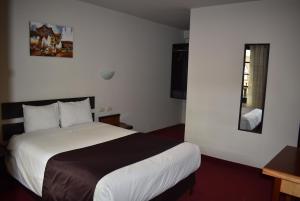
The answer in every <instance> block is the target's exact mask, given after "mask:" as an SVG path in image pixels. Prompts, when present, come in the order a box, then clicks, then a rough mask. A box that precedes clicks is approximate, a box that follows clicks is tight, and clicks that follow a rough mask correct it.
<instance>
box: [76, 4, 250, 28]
mask: <svg viewBox="0 0 300 201" xmlns="http://www.w3.org/2000/svg"><path fill="white" fill-rule="evenodd" d="M80 1H84V2H88V3H92V4H94V5H98V6H101V7H104V8H109V9H112V10H117V11H120V12H124V13H128V14H130V15H134V16H137V17H140V18H144V19H148V20H151V21H153V22H157V23H161V24H165V25H168V26H172V27H176V28H178V29H183V30H188V29H189V24H190V9H191V8H198V7H203V6H212V5H220V4H229V3H238V2H246V1H255V0H80Z"/></svg>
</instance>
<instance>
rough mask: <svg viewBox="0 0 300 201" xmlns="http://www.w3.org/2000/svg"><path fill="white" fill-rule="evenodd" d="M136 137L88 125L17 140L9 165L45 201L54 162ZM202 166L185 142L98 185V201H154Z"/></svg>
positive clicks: (10, 147) (12, 144) (193, 147)
mask: <svg viewBox="0 0 300 201" xmlns="http://www.w3.org/2000/svg"><path fill="white" fill-rule="evenodd" d="M133 133H135V131H132V130H126V129H122V128H119V127H115V126H111V125H108V124H104V123H89V124H82V125H78V126H74V127H69V128H56V129H47V130H43V131H36V132H32V133H26V134H23V135H18V136H13V137H12V138H11V140H10V142H9V144H8V147H7V148H8V150H9V153H10V154H9V157H8V159H7V161H6V164H7V167H8V170H9V172H10V173H11V175H12V176H13V177H15V178H16V179H17V180H18V181H20V182H21V183H22V184H23V185H24V186H26V187H27V188H29V189H30V190H31V191H33V192H34V193H36V194H37V195H39V196H41V195H42V185H43V177H44V171H45V168H46V164H47V161H48V160H49V159H50V158H51V157H52V156H54V155H56V154H58V153H61V152H64V151H69V150H73V149H78V148H82V147H86V146H91V145H94V144H98V143H102V142H106V141H109V140H113V139H116V138H120V137H123V136H126V135H130V134H133ZM157 164H159V165H157ZM199 166H200V150H199V147H198V146H196V145H194V144H191V143H187V142H185V143H182V144H179V145H178V146H175V147H173V148H171V149H169V150H167V151H165V152H162V153H160V154H158V155H155V156H153V157H150V158H148V159H145V160H142V161H140V162H137V163H134V164H131V165H129V166H125V167H123V168H120V169H118V170H115V171H113V172H111V173H110V174H108V175H106V176H104V177H103V178H102V179H100V181H99V182H98V183H97V185H96V189H95V192H94V201H103V200H105V201H125V200H128V201H138V200H139V201H140V200H149V199H152V198H154V197H155V196H157V195H159V194H160V193H162V192H164V191H165V190H166V189H168V188H170V187H172V186H174V185H175V184H176V183H178V181H180V180H182V179H184V178H186V177H187V176H188V175H189V174H191V173H192V172H194V171H195V170H197V169H198V168H199Z"/></svg>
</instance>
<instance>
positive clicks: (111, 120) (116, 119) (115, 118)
mask: <svg viewBox="0 0 300 201" xmlns="http://www.w3.org/2000/svg"><path fill="white" fill-rule="evenodd" d="M120 116H121V115H120V114H111V115H106V116H101V117H99V119H98V120H99V122H102V123H107V124H111V125H114V126H118V127H121V128H125V129H133V126H132V125H129V124H126V123H123V122H120Z"/></svg>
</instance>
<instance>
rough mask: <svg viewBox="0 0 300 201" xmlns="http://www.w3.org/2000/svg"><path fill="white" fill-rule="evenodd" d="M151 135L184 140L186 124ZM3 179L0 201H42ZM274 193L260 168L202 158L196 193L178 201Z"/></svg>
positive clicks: (253, 200)
mask: <svg viewBox="0 0 300 201" xmlns="http://www.w3.org/2000/svg"><path fill="white" fill-rule="evenodd" d="M151 133H152V134H157V135H161V136H164V137H171V138H177V139H183V136H184V125H178V126H174V127H170V128H167V129H162V130H158V131H155V132H151ZM0 178H1V180H0V201H39V200H40V199H39V198H38V197H36V196H34V195H33V193H31V192H30V191H28V190H26V189H25V188H24V187H22V186H21V185H20V184H19V183H17V182H14V181H13V180H12V179H9V178H8V179H5V178H4V177H3V176H1V177H0ZM271 191H272V179H271V178H270V177H267V176H263V175H262V174H261V170H260V169H257V168H252V167H248V166H244V165H240V164H236V163H231V162H228V161H224V160H220V159H216V158H212V157H208V156H203V155H202V162H201V167H200V169H199V170H198V171H197V179H196V185H195V188H194V192H193V194H192V195H184V196H182V198H181V199H180V200H179V201H271Z"/></svg>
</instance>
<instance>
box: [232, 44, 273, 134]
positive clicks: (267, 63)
mask: <svg viewBox="0 0 300 201" xmlns="http://www.w3.org/2000/svg"><path fill="white" fill-rule="evenodd" d="M249 45H266V46H267V47H268V53H267V55H266V56H267V58H266V59H267V62H266V77H265V90H264V93H263V110H262V114H261V115H262V116H261V130H260V132H257V131H253V130H246V129H241V127H240V123H241V116H242V115H241V112H242V105H243V84H244V71H245V62H246V47H247V46H249ZM243 55H244V58H243V70H242V83H241V94H240V110H239V121H238V130H240V131H245V132H250V133H255V134H262V130H263V123H264V113H265V102H266V91H267V80H268V68H269V55H270V43H245V45H244V54H243Z"/></svg>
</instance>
